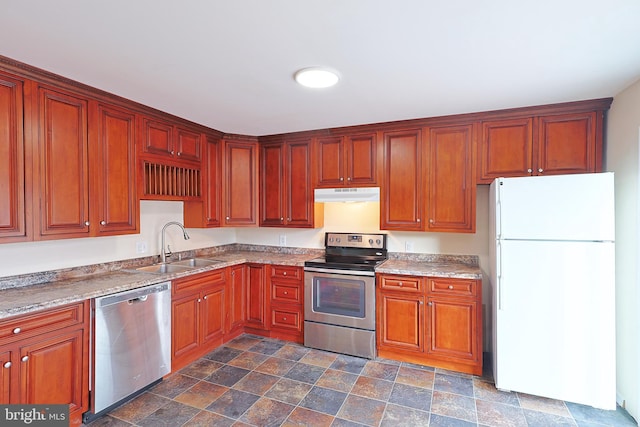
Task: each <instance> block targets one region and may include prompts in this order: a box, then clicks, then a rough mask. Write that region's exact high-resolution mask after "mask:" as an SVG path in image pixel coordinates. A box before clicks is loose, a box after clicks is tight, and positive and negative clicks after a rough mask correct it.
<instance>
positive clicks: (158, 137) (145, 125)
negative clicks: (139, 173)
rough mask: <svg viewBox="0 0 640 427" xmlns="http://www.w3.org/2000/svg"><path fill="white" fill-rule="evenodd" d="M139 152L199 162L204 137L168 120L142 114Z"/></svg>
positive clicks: (143, 154) (144, 154)
mask: <svg viewBox="0 0 640 427" xmlns="http://www.w3.org/2000/svg"><path fill="white" fill-rule="evenodd" d="M141 127H142V129H141V138H140V142H141V144H140V147H139V148H140V152H141V155H142V156H143V157H145V156H159V158H163V157H164V158H165V159H170V160H184V161H193V162H199V161H200V159H201V157H202V145H203V141H204V137H203V135H202V134H201V133H200V132H196V131H193V130H189V129H186V128H183V127H181V126H178V125H174V124H173V123H170V122H168V121H164V120H161V119H156V118H153V117H146V116H143V117H142V118H141Z"/></svg>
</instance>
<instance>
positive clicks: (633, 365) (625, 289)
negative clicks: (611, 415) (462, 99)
mask: <svg viewBox="0 0 640 427" xmlns="http://www.w3.org/2000/svg"><path fill="white" fill-rule="evenodd" d="M639 130H640V81H638V82H636V83H635V84H633V85H632V86H631V87H629V88H627V89H625V90H624V91H622V92H621V93H620V94H618V95H617V96H616V97H615V98H614V101H613V104H612V106H611V110H610V111H609V114H608V124H607V148H606V170H608V171H613V172H615V187H616V195H615V196H616V352H617V353H616V354H617V360H616V364H617V366H616V370H617V390H618V400H619V401H620V400H624V402H625V406H626V409H627V411H628V412H629V413H630V414H631V415H632V416H633V417H634V418H635V419H640V390H639V384H640V370H639V363H640V362H639V361H640V350H639V346H640V316H639V313H638V309H639V308H640V293H639V291H638V285H639V284H640V280H639V274H640V272H639V270H638V264H639V261H640V252H639V249H638V241H639V237H640V235H639V231H640V229H639V227H638V221H639V218H638V214H639V212H638V203H639V201H640V194H639V191H640V186H639V182H638V181H639V175H640V174H639V161H640V156H639V149H638V146H639V142H640V139H639V137H640V132H639ZM594 344H595V345H597V342H596V343H594Z"/></svg>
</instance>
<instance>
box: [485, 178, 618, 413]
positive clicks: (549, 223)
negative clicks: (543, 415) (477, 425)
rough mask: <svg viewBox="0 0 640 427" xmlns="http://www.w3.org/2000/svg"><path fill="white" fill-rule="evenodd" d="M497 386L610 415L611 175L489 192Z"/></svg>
mask: <svg viewBox="0 0 640 427" xmlns="http://www.w3.org/2000/svg"><path fill="white" fill-rule="evenodd" d="M490 197H491V202H490V204H489V207H490V224H489V226H490V233H491V235H490V240H491V243H490V244H491V248H490V258H491V259H490V265H491V274H490V279H491V289H492V313H493V316H492V328H493V336H492V338H493V373H494V378H495V383H496V387H497V388H498V389H500V390H510V391H517V392H523V393H527V394H532V395H536V396H543V397H549V398H553V399H560V400H566V401H570V402H575V403H581V404H585V405H590V406H593V407H596V408H601V409H615V407H616V385H615V378H616V366H615V345H616V343H615V282H614V279H615V278H614V275H615V265H614V247H615V246H614V236H615V222H614V189H613V173H597V174H576V175H556V176H539V177H523V178H498V179H496V180H495V181H494V182H493V183H492V184H491V190H490Z"/></svg>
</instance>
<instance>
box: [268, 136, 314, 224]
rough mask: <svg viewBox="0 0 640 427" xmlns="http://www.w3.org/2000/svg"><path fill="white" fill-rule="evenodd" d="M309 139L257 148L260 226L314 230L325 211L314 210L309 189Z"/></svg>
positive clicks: (310, 175)
mask: <svg viewBox="0 0 640 427" xmlns="http://www.w3.org/2000/svg"><path fill="white" fill-rule="evenodd" d="M311 152H312V145H311V139H310V138H308V139H293V140H285V141H284V142H283V141H280V142H271V143H263V144H261V145H260V226H261V227H300V228H315V227H321V226H322V225H323V218H324V209H322V206H321V205H320V206H319V207H318V209H316V208H315V204H314V201H313V188H312V186H311V177H312V166H311Z"/></svg>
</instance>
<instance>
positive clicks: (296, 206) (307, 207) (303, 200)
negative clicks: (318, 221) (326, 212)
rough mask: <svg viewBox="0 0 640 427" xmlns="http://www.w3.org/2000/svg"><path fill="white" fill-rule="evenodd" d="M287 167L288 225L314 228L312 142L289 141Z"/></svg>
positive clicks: (304, 140) (286, 202) (286, 210)
mask: <svg viewBox="0 0 640 427" xmlns="http://www.w3.org/2000/svg"><path fill="white" fill-rule="evenodd" d="M285 150H286V162H287V163H286V165H285V177H286V180H285V181H286V187H285V194H286V198H285V206H286V209H285V214H286V223H287V225H288V226H292V227H313V225H314V224H313V221H314V218H313V215H314V210H313V208H314V204H313V188H312V186H311V141H310V140H309V139H303V140H297V141H287V143H286V145H285Z"/></svg>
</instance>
